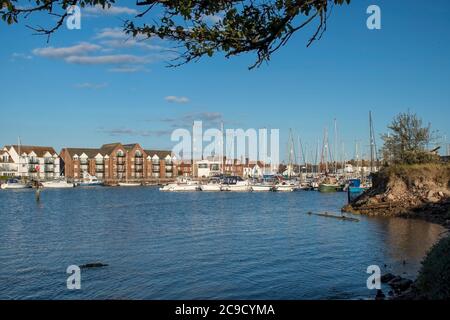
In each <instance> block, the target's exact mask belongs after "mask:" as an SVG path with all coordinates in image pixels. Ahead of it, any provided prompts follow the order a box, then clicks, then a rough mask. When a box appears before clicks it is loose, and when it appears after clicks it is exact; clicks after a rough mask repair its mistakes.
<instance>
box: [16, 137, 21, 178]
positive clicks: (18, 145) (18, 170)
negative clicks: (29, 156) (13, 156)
mask: <svg viewBox="0 0 450 320" xmlns="http://www.w3.org/2000/svg"><path fill="white" fill-rule="evenodd" d="M17 149H18V152H19V166H18V168H17V173H18V174H20V168H21V166H20V163H21V161H20V159H21V157H22V155H21V153H20V136H19V137H17ZM20 175H21V174H20Z"/></svg>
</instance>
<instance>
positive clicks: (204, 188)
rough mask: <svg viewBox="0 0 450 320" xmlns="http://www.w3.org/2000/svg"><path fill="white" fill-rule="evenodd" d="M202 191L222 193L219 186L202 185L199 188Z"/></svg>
mask: <svg viewBox="0 0 450 320" xmlns="http://www.w3.org/2000/svg"><path fill="white" fill-rule="evenodd" d="M200 189H201V190H202V191H222V187H221V186H220V184H204V185H201V186H200Z"/></svg>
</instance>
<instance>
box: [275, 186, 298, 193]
mask: <svg viewBox="0 0 450 320" xmlns="http://www.w3.org/2000/svg"><path fill="white" fill-rule="evenodd" d="M294 190H295V188H294V187H293V186H276V187H275V191H278V192H293V191H294Z"/></svg>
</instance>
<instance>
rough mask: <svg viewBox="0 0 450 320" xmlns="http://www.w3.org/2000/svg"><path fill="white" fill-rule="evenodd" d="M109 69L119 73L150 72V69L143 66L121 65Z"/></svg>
mask: <svg viewBox="0 0 450 320" xmlns="http://www.w3.org/2000/svg"><path fill="white" fill-rule="evenodd" d="M108 71H109V72H117V73H135V72H140V71H144V72H148V71H149V70H148V69H146V68H143V67H141V66H131V67H130V66H119V67H116V68H110V69H108Z"/></svg>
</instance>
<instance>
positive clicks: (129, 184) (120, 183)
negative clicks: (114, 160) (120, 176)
mask: <svg viewBox="0 0 450 320" xmlns="http://www.w3.org/2000/svg"><path fill="white" fill-rule="evenodd" d="M119 186H121V187H140V186H141V184H140V183H132V182H119Z"/></svg>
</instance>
